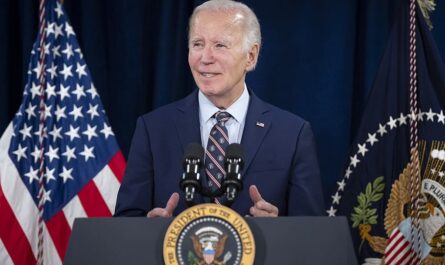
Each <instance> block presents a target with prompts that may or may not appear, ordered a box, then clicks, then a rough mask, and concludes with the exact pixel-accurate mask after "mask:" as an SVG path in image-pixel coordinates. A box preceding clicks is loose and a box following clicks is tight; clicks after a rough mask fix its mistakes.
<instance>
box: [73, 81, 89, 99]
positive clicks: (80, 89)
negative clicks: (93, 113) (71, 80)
mask: <svg viewBox="0 0 445 265" xmlns="http://www.w3.org/2000/svg"><path fill="white" fill-rule="evenodd" d="M71 93H73V94H74V95H76V96H77V100H79V99H80V98H81V97H86V96H87V95H86V94H85V91H84V88H83V86H81V85H79V84H76V89H75V90H74V91H73V92H71Z"/></svg>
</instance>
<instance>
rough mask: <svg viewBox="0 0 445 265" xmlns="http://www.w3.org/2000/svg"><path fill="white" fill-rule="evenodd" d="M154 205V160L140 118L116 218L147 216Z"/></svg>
mask: <svg viewBox="0 0 445 265" xmlns="http://www.w3.org/2000/svg"><path fill="white" fill-rule="evenodd" d="M152 204H153V159H152V151H151V146H150V136H149V133H148V130H147V125H146V124H145V122H144V120H143V119H142V118H141V117H140V118H139V119H138V121H137V125H136V130H135V133H134V135H133V140H132V143H131V147H130V152H129V155H128V161H127V167H126V170H125V175H124V179H123V181H122V184H121V187H120V189H119V193H118V196H117V202H116V211H115V216H145V215H146V214H147V212H148V211H149V210H150V209H151V208H152Z"/></svg>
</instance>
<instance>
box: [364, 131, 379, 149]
mask: <svg viewBox="0 0 445 265" xmlns="http://www.w3.org/2000/svg"><path fill="white" fill-rule="evenodd" d="M378 141H379V140H377V138H376V133H373V134H370V133H368V139H367V140H366V142H368V143H369V144H370V145H371V146H373V145H374V143H376V142H378Z"/></svg>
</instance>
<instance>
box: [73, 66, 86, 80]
mask: <svg viewBox="0 0 445 265" xmlns="http://www.w3.org/2000/svg"><path fill="white" fill-rule="evenodd" d="M86 66H87V65H86V64H84V65H81V64H80V63H77V67H76V73H77V75H78V76H79V79H81V78H82V76H83V75H84V76H87V73H86V72H85V68H86Z"/></svg>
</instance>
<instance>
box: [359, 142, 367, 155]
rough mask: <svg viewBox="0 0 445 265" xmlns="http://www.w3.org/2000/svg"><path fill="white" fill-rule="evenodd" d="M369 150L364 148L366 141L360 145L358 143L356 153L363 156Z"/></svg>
mask: <svg viewBox="0 0 445 265" xmlns="http://www.w3.org/2000/svg"><path fill="white" fill-rule="evenodd" d="M368 151H369V150H368V149H367V148H366V143H365V144H363V145H361V144H358V153H359V154H361V155H362V156H365V154H366V152H368Z"/></svg>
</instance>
